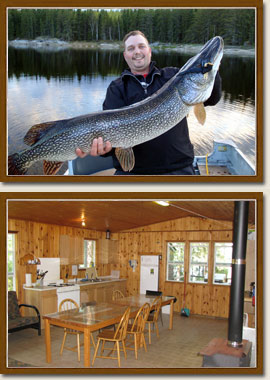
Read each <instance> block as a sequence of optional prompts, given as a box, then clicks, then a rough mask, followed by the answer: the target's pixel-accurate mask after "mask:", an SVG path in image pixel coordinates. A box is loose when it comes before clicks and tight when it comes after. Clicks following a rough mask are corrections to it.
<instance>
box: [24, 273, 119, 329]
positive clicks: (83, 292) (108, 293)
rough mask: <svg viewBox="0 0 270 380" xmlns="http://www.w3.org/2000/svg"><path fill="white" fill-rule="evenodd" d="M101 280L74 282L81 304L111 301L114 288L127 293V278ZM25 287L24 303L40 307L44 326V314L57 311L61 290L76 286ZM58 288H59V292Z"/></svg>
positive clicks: (42, 326)
mask: <svg viewBox="0 0 270 380" xmlns="http://www.w3.org/2000/svg"><path fill="white" fill-rule="evenodd" d="M101 280H102V281H98V282H94V281H83V282H80V281H78V282H77V283H74V285H76V287H77V288H78V285H79V289H80V291H79V293H80V295H79V297H80V298H79V299H80V305H82V304H83V303H87V302H109V301H111V300H112V293H113V291H114V290H120V291H121V292H122V293H123V294H126V279H123V278H110V277H104V278H101ZM69 284H70V283H69ZM72 284H73V283H72ZM64 285H66V284H64ZM23 288H24V303H27V304H29V305H34V306H36V307H37V308H38V310H39V312H40V316H41V328H44V321H43V318H42V316H43V315H45V314H50V313H55V312H57V305H58V301H59V299H58V298H59V296H60V291H61V293H62V292H63V291H65V290H67V291H69V290H71V291H72V289H74V288H75V286H72V285H70V286H48V285H43V286H32V287H27V286H26V285H24V286H23ZM57 290H59V292H58V291H57ZM74 290H75V289H74ZM62 294H63V293H62ZM67 294H68V293H67ZM31 312H32V311H31V310H29V311H27V313H30V314H27V315H32V314H31Z"/></svg>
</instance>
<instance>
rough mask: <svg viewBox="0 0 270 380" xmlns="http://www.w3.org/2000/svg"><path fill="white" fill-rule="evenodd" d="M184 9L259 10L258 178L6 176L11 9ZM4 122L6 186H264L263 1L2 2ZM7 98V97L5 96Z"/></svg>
mask: <svg viewBox="0 0 270 380" xmlns="http://www.w3.org/2000/svg"><path fill="white" fill-rule="evenodd" d="M89 6H90V7H91V8H102V7H103V8H127V7H129V8H146V7H152V8H170V7H171V8H184V7H195V8H196V7H200V8H211V7H213V8H219V7H220V8H226V7H228V8H229V7H232V8H248V7H251V8H256V26H257V30H256V35H257V46H256V79H257V83H256V120H257V126H256V127H257V128H256V129H257V130H256V174H255V175H254V176H241V175H240V176H234V175H232V176H211V177H210V176H155V175H153V176H152V175H151V176H73V177H72V179H71V177H70V176H64V175H62V176H46V175H30V176H9V175H7V174H6V167H7V144H6V142H7V128H6V125H7V99H6V94H7V83H6V73H7V51H6V43H7V38H6V30H7V20H6V11H7V8H10V7H13V8H20V7H22V8H23V7H30V8H31V7H34V8H35V7H44V8H52V7H53V8H60V7H64V8H69V7H72V8H76V7H77V8H78V7H82V8H83V7H85V8H87V7H89ZM0 20H1V23H0V42H1V43H0V79H1V80H0V94H1V95H2V96H1V99H0V120H1V126H2V127H3V128H4V131H3V137H2V138H1V141H0V150H1V154H0V157H1V163H0V180H1V181H2V182H21V183H26V182H34V183H37V182H51V183H59V182H62V183H75V182H77V183H80V182H88V183H91V182H103V183H104V182H106V183H121V182H124V183H134V182H138V183H140V182H144V183H158V182H159V183H165V182H167V183H170V182H171V183H176V182H190V183H194V182H195V183H198V182H202V183H203V182H210V183H213V182H228V183H238V182H250V183H253V182H262V181H263V0H242V1H240V2H238V3H237V2H235V1H234V0H218V1H215V0H205V1H203V0H193V1H190V0H182V1H181V4H179V2H178V1H176V0H169V1H164V0H156V1H154V0H148V1H147V2H145V1H142V0H138V1H136V2H134V0H130V1H129V2H128V5H127V3H126V2H125V1H124V0H102V1H97V0H93V1H92V2H91V4H90V3H89V2H88V1H87V0H66V1H63V0H48V1H45V0H36V1H35V0H14V1H13V0H2V1H1V3H0ZM3 95H4V96H3Z"/></svg>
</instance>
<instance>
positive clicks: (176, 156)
mask: <svg viewBox="0 0 270 380" xmlns="http://www.w3.org/2000/svg"><path fill="white" fill-rule="evenodd" d="M178 71H179V68H176V67H165V68H163V69H159V68H157V67H156V66H155V65H154V62H152V63H151V65H150V71H149V74H148V75H147V77H146V79H145V78H144V77H143V76H141V75H136V76H135V75H133V74H132V73H131V72H130V70H125V71H124V72H123V73H122V74H121V77H119V78H118V79H116V80H114V81H112V82H111V84H110V85H109V87H108V89H107V94H106V98H105V100H104V103H103V109H104V110H108V109H117V108H121V107H125V106H129V105H131V104H134V103H136V102H139V101H141V100H143V99H145V98H147V97H148V96H150V95H152V94H153V93H155V92H156V91H157V90H159V89H160V88H161V87H162V86H163V85H164V84H165V83H166V82H167V81H168V80H169V79H170V78H172V77H173V76H174V75H175V74H176V73H177V72H178ZM143 83H145V84H143ZM220 98H221V78H220V76H219V74H217V75H216V80H215V84H214V88H213V91H212V94H211V96H210V98H209V99H208V100H207V101H206V102H205V103H204V105H205V106H207V105H215V104H216V103H217V102H218V101H219V100H220ZM133 151H134V154H135V166H134V168H133V170H132V171H131V173H134V174H138V175H140V174H145V175H147V174H148V175H151V174H152V175H155V174H156V175H158V174H165V173H168V172H171V171H174V170H177V169H182V168H184V167H186V166H188V165H191V164H192V162H193V159H194V151H193V145H192V144H191V142H190V139H189V132H188V125H187V119H186V118H184V119H183V120H181V122H180V123H178V124H177V125H176V126H175V127H173V128H171V129H170V130H169V131H167V132H165V133H164V134H162V135H160V136H158V137H156V138H154V139H153V140H150V141H147V142H145V143H142V144H139V145H136V146H134V147H133ZM110 154H112V155H113V161H114V167H115V168H116V169H117V170H122V169H121V166H120V164H119V162H118V160H117V159H116V157H115V154H114V149H113V150H112V151H111V152H110V153H108V154H107V155H110ZM107 155H106V156H107Z"/></svg>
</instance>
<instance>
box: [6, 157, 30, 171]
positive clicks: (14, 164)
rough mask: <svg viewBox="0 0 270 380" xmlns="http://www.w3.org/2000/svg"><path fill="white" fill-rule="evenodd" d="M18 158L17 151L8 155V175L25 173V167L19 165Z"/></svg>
mask: <svg viewBox="0 0 270 380" xmlns="http://www.w3.org/2000/svg"><path fill="white" fill-rule="evenodd" d="M19 158H20V156H19V155H18V153H14V154H12V155H10V156H8V175H18V174H20V175H23V174H25V173H26V171H27V168H24V167H21V165H20V160H19Z"/></svg>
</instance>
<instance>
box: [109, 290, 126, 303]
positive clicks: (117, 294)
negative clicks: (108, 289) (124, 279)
mask: <svg viewBox="0 0 270 380" xmlns="http://www.w3.org/2000/svg"><path fill="white" fill-rule="evenodd" d="M124 297H125V296H124V294H123V293H122V292H121V290H114V291H113V294H112V300H113V301H116V300H119V299H120V298H124Z"/></svg>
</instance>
